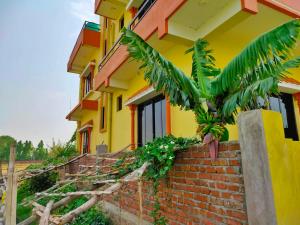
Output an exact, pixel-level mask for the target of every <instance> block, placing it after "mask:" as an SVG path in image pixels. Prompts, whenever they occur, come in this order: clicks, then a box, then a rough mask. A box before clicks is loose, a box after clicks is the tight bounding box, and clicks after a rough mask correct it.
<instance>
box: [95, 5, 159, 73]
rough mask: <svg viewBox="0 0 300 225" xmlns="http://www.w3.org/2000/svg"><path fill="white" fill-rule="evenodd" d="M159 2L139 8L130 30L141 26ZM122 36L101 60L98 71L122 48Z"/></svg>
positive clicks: (129, 26) (129, 27)
mask: <svg viewBox="0 0 300 225" xmlns="http://www.w3.org/2000/svg"><path fill="white" fill-rule="evenodd" d="M156 1H157V0H146V1H145V2H144V3H143V4H142V6H141V7H140V8H139V11H138V12H137V14H136V15H135V16H134V18H133V19H132V20H131V22H130V24H129V25H128V27H127V28H128V29H130V30H134V28H135V27H136V26H137V25H138V24H139V22H140V21H141V20H142V19H143V17H144V16H145V15H146V14H147V12H148V11H149V10H150V9H151V8H152V6H153V5H154V4H155V2H156ZM121 38H122V36H120V37H119V38H118V39H117V40H116V42H115V43H114V45H113V46H112V47H111V48H110V50H109V51H108V52H107V54H106V55H105V56H104V57H103V58H102V60H100V62H99V65H98V71H100V70H101V69H102V68H103V66H104V65H105V64H106V63H107V62H108V60H109V59H110V58H111V56H112V55H113V54H114V53H115V51H116V50H117V49H118V48H119V47H120V41H121Z"/></svg>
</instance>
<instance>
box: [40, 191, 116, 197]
mask: <svg viewBox="0 0 300 225" xmlns="http://www.w3.org/2000/svg"><path fill="white" fill-rule="evenodd" d="M103 194H111V192H107V191H76V192H68V193H43V192H41V193H36V195H37V196H47V197H66V196H80V195H103Z"/></svg>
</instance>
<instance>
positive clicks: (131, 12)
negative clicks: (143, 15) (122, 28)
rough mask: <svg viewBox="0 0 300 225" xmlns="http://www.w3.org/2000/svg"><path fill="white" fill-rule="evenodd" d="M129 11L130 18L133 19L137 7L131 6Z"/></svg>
mask: <svg viewBox="0 0 300 225" xmlns="http://www.w3.org/2000/svg"><path fill="white" fill-rule="evenodd" d="M129 12H130V14H131V19H133V18H134V17H135V15H136V13H137V12H138V9H137V8H135V7H131V8H130V9H129Z"/></svg>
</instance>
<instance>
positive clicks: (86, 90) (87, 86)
mask: <svg viewBox="0 0 300 225" xmlns="http://www.w3.org/2000/svg"><path fill="white" fill-rule="evenodd" d="M84 83H85V87H84V95H86V94H87V93H89V92H90V90H91V88H92V76H91V74H89V75H88V76H87V77H86V78H85V82H84Z"/></svg>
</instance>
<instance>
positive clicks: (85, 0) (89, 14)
mask: <svg viewBox="0 0 300 225" xmlns="http://www.w3.org/2000/svg"><path fill="white" fill-rule="evenodd" d="M94 3H95V0H73V1H72V2H70V8H71V14H72V15H73V16H75V17H77V18H78V19H80V20H82V21H86V20H87V21H91V22H96V23H99V21H98V20H99V18H98V16H97V15H96V14H95V13H94Z"/></svg>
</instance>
